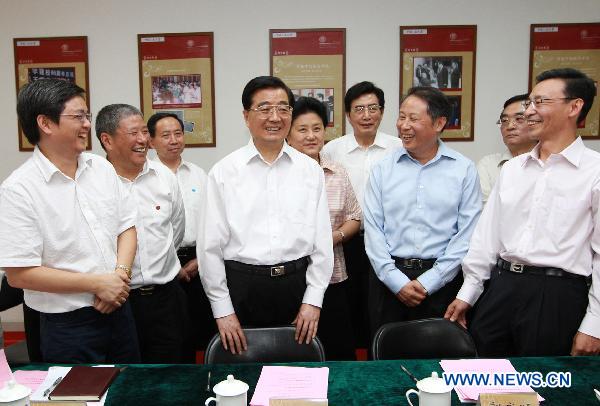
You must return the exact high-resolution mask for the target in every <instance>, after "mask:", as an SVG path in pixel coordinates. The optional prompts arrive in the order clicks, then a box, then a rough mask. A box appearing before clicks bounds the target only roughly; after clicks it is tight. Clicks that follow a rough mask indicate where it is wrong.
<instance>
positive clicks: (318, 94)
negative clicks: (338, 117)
mask: <svg viewBox="0 0 600 406" xmlns="http://www.w3.org/2000/svg"><path fill="white" fill-rule="evenodd" d="M292 93H293V94H294V97H296V98H298V97H300V96H305V97H313V98H315V99H317V100H319V101H320V102H321V103H323V104H324V105H325V108H326V109H327V119H328V121H329V122H328V124H327V127H333V101H334V98H333V88H328V89H322V88H321V89H292Z"/></svg>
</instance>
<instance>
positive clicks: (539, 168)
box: [445, 69, 600, 357]
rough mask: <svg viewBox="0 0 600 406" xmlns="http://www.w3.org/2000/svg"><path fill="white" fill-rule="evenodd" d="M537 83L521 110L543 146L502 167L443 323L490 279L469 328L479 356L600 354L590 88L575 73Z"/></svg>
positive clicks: (598, 168) (596, 177)
mask: <svg viewBox="0 0 600 406" xmlns="http://www.w3.org/2000/svg"><path fill="white" fill-rule="evenodd" d="M536 80H537V84H536V86H535V87H534V88H533V90H532V91H531V94H530V95H529V99H528V100H525V101H524V103H523V104H524V107H525V108H526V109H525V117H526V118H527V124H528V126H529V132H530V136H532V137H534V138H535V139H538V140H539V143H538V144H537V145H536V146H535V148H534V149H533V150H532V151H531V152H530V153H527V154H523V155H520V156H518V157H516V158H514V159H511V160H510V161H508V162H507V163H506V164H505V165H504V167H503V168H502V172H501V173H500V177H499V178H498V181H497V183H496V187H495V188H494V189H493V190H492V194H491V195H490V199H489V200H488V202H487V204H486V206H485V208H484V211H483V214H482V216H481V218H480V220H479V223H478V224H477V227H476V229H475V232H474V234H473V238H472V239H471V246H470V248H469V252H468V254H467V256H466V257H465V259H464V262H463V272H464V279H465V280H464V283H463V286H462V288H461V289H460V291H459V292H458V294H457V299H455V300H454V302H453V303H452V304H450V306H449V307H448V310H447V311H446V315H445V317H447V318H450V319H451V320H453V321H454V320H457V321H459V322H460V323H461V324H463V325H465V324H466V320H465V314H466V312H467V310H468V309H469V308H471V306H472V305H473V304H474V303H475V302H476V301H477V299H478V298H479V296H480V295H481V293H482V290H483V283H484V281H485V280H487V279H490V285H489V287H488V289H487V291H486V293H485V294H484V295H483V296H481V299H480V300H479V302H478V303H477V307H476V308H475V311H474V314H473V319H472V320H471V326H470V331H471V334H472V335H473V338H474V340H475V344H476V345H477V350H478V352H479V354H480V355H482V356H486V357H487V356H491V357H497V356H498V357H505V356H511V355H519V356H543V355H567V354H569V353H570V354H571V355H593V354H596V355H597V354H599V353H600V255H599V253H600V226H599V225H598V224H599V223H598V213H599V212H598V210H599V208H600V207H599V206H600V154H599V153H597V152H595V151H592V150H590V149H588V148H586V147H585V146H584V145H583V141H582V140H581V138H580V137H578V136H577V124H578V123H580V122H582V121H583V120H584V119H585V117H586V115H587V113H588V111H589V110H590V107H591V106H592V102H593V100H594V96H595V95H596V87H595V84H594V82H593V81H592V79H590V78H589V77H587V76H586V75H585V74H583V73H581V72H579V71H577V70H575V69H555V70H550V71H546V72H543V73H541V74H540V75H539V76H538V77H537V78H536ZM590 277H591V279H592V281H593V282H591V288H590V287H589V285H588V283H589V282H590ZM586 308H587V310H586Z"/></svg>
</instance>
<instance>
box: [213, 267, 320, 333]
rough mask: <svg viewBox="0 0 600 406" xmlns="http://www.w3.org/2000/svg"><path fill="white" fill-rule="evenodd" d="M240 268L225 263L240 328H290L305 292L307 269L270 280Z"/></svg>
mask: <svg viewBox="0 0 600 406" xmlns="http://www.w3.org/2000/svg"><path fill="white" fill-rule="evenodd" d="M243 265H244V264H240V263H239V262H238V263H236V264H233V263H232V261H225V272H226V275H227V286H228V288H229V296H230V297H231V301H232V303H233V308H234V310H235V314H236V315H237V318H238V320H239V321H240V324H241V325H242V326H244V327H272V326H277V325H289V324H291V323H292V321H294V319H295V318H296V315H297V314H298V310H300V305H301V304H302V298H303V297H304V291H305V290H306V266H304V270H297V271H295V272H293V273H291V274H285V275H281V276H275V277H271V276H266V275H257V274H253V273H251V272H249V271H248V272H246V271H244V270H243V269H242V268H243ZM306 265H308V262H306Z"/></svg>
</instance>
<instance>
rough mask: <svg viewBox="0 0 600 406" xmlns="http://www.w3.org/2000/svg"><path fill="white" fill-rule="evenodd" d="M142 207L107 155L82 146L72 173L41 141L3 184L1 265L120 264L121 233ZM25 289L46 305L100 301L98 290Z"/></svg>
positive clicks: (35, 302) (65, 307) (92, 268)
mask: <svg viewBox="0 0 600 406" xmlns="http://www.w3.org/2000/svg"><path fill="white" fill-rule="evenodd" d="M136 215H137V211H136V207H135V205H134V204H132V203H131V200H130V199H129V193H128V192H127V190H125V188H123V185H122V183H121V182H120V181H119V177H118V176H117V174H116V172H115V170H114V168H113V167H112V165H111V164H110V163H109V162H108V161H107V160H106V159H104V158H102V157H100V156H97V155H94V154H89V153H85V152H84V153H82V154H81V155H80V156H79V158H78V162H77V172H76V174H75V179H71V178H69V177H68V176H66V175H65V174H64V173H62V172H61V171H60V170H59V169H58V168H57V167H56V166H55V165H54V164H53V163H52V162H50V161H49V160H48V158H46V157H45V156H44V154H42V152H41V151H40V150H39V148H37V147H36V148H35V149H34V151H33V155H32V156H31V158H29V159H28V160H27V161H26V162H25V163H24V164H23V165H21V167H19V168H18V169H17V170H15V171H14V172H13V173H12V174H11V175H10V176H9V177H8V178H7V179H6V180H5V181H4V182H3V183H2V186H1V187H0V267H35V266H45V267H49V268H56V269H61V270H64V271H70V272H78V273H90V274H92V273H95V274H101V273H107V272H114V269H115V265H116V262H117V237H118V235H119V234H121V233H122V232H123V231H125V230H127V229H128V228H130V227H132V226H134V225H135V219H136ZM24 292H25V303H26V304H27V305H28V306H29V307H31V308H33V309H35V310H38V311H40V312H44V313H61V312H67V311H72V310H76V309H79V308H82V307H85V306H92V305H93V300H94V297H93V294H91V293H68V294H67V293H48V292H38V291H32V290H27V289H25V290H24Z"/></svg>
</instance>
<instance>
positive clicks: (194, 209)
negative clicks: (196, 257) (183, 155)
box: [175, 159, 206, 265]
mask: <svg viewBox="0 0 600 406" xmlns="http://www.w3.org/2000/svg"><path fill="white" fill-rule="evenodd" d="M175 175H176V176H177V180H178V181H179V189H180V190H181V197H182V198H183V206H184V208H185V232H184V234H183V241H182V243H181V246H182V247H192V246H195V245H196V236H197V235H198V215H199V214H200V204H201V201H202V195H203V194H204V193H205V191H206V172H204V169H202V168H200V167H199V166H198V165H196V164H193V163H191V162H188V161H184V160H183V159H182V160H181V163H180V164H179V167H178V168H177V171H176V172H175ZM182 265H185V264H182Z"/></svg>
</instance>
